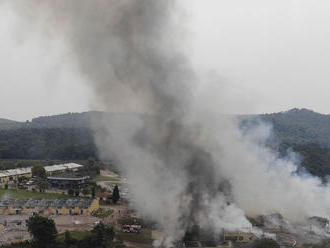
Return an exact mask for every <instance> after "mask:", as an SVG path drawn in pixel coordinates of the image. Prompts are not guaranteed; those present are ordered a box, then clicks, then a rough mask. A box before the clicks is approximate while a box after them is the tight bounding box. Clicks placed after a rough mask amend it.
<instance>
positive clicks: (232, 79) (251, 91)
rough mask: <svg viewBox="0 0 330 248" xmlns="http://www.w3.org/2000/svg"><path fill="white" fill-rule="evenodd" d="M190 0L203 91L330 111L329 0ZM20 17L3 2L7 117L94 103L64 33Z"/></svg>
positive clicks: (3, 110) (260, 108)
mask: <svg viewBox="0 0 330 248" xmlns="http://www.w3.org/2000/svg"><path fill="white" fill-rule="evenodd" d="M183 2H184V4H185V7H186V9H187V13H188V15H187V18H186V20H187V24H186V26H187V30H189V33H188V39H187V40H188V43H189V44H187V46H188V47H189V48H190V49H188V51H189V55H190V58H191V60H192V62H193V64H194V66H195V69H196V71H197V73H198V74H199V75H201V81H202V83H203V84H204V85H207V88H209V89H210V88H211V89H212V90H211V91H210V90H208V91H207V92H206V93H205V94H206V95H203V93H201V94H202V95H203V96H204V97H205V96H206V97H208V96H209V97H210V98H212V97H213V98H216V97H217V95H221V97H222V98H224V100H223V104H226V106H228V107H226V112H228V113H265V112H277V111H284V110H288V109H289V108H293V107H299V108H309V109H313V110H315V111H318V112H322V113H330V2H329V1H326V0H319V1H315V0H314V1H313V0H276V1H274V0H249V1H246V0H185V1H183ZM18 23H19V25H22V23H21V22H19V17H18V16H17V15H16V14H15V12H14V10H12V9H10V8H9V7H8V6H7V5H0V66H1V70H0V118H1V117H2V118H10V119H15V120H27V119H31V118H32V117H36V116H39V115H50V114H56V113H66V112H80V111H87V110H90V109H92V108H94V106H91V105H90V98H91V96H90V90H89V89H88V88H87V86H86V84H85V83H84V80H85V79H84V78H83V76H82V75H80V73H79V70H77V68H76V67H75V64H74V63H73V61H72V60H71V59H70V50H69V49H68V48H67V47H66V46H65V45H64V43H63V42H62V41H61V39H60V38H59V37H54V36H53V37H52V36H49V37H48V38H47V39H48V40H47V41H45V39H46V38H45V36H44V35H43V36H41V35H40V34H39V32H41V30H40V29H38V28H35V29H33V33H32V35H31V34H29V39H25V35H24V33H21V32H17V29H16V28H15V26H16V25H18ZM27 30H29V29H28V27H27ZM45 44H46V45H45ZM210 92H211V93H210ZM217 103H219V101H217ZM214 108H216V106H214ZM222 109H223V108H222Z"/></svg>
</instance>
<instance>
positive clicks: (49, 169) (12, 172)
mask: <svg viewBox="0 0 330 248" xmlns="http://www.w3.org/2000/svg"><path fill="white" fill-rule="evenodd" d="M81 167H83V165H80V164H76V163H67V164H56V165H50V166H45V167H44V168H45V170H46V172H54V171H62V170H67V169H68V170H72V169H78V168H81ZM31 170H32V167H27V168H17V169H10V170H3V171H0V178H1V177H10V176H16V175H24V174H29V173H31Z"/></svg>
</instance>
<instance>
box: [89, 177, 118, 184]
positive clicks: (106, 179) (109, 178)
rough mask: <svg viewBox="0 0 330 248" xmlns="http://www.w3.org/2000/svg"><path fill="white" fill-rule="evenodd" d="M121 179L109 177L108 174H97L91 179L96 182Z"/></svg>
mask: <svg viewBox="0 0 330 248" xmlns="http://www.w3.org/2000/svg"><path fill="white" fill-rule="evenodd" d="M119 180H120V179H119V178H117V177H107V176H97V177H94V178H93V179H92V180H91V181H92V182H94V183H96V182H101V181H119Z"/></svg>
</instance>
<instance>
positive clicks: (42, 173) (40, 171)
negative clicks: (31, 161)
mask: <svg viewBox="0 0 330 248" xmlns="http://www.w3.org/2000/svg"><path fill="white" fill-rule="evenodd" d="M32 176H34V177H39V178H47V173H46V170H45V168H44V167H43V166H42V165H35V166H33V167H32Z"/></svg>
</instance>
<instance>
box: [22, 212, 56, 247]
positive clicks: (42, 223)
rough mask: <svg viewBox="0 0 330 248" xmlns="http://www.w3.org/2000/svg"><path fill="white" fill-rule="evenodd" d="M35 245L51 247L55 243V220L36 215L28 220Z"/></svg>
mask: <svg viewBox="0 0 330 248" xmlns="http://www.w3.org/2000/svg"><path fill="white" fill-rule="evenodd" d="M26 224H27V227H28V231H29V233H30V234H31V236H32V237H33V241H34V244H35V247H40V248H43V247H51V246H52V245H53V244H54V243H55V239H56V235H57V230H56V226H55V223H54V220H51V219H48V218H45V217H42V216H39V215H36V216H32V217H30V218H29V219H28V220H27V221H26Z"/></svg>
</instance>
